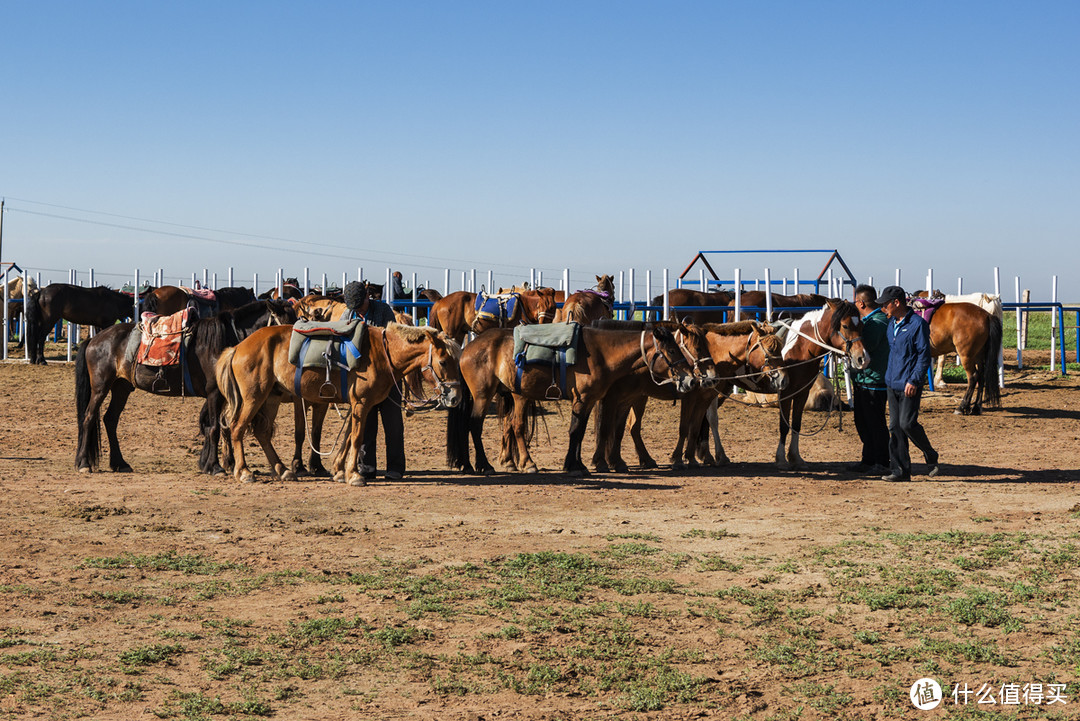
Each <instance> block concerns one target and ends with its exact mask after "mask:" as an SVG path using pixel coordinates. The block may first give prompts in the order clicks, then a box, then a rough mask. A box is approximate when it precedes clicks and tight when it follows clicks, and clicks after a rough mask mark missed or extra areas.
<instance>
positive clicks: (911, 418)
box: [887, 386, 938, 477]
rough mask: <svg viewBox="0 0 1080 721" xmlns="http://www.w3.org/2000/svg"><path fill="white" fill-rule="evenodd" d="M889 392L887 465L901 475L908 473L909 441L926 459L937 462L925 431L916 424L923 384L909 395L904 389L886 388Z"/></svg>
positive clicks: (909, 459)
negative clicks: (905, 393)
mask: <svg viewBox="0 0 1080 721" xmlns="http://www.w3.org/2000/svg"><path fill="white" fill-rule="evenodd" d="M887 392H888V395H889V466H890V469H891V470H892V472H893V473H894V474H896V475H900V476H908V477H910V476H911V456H910V455H909V454H908V440H910V441H911V442H912V443H914V444H915V447H916V448H918V449H919V450H920V451H922V452H923V456H925V458H926V462H927V463H928V464H930V465H931V466H933V465H936V464H937V460H938V454H937V451H935V450H934V447H933V446H931V445H930V439H929V438H927V437H926V431H925V430H923V427H922V424H921V423H919V404H920V403H921V402H922V386H919V391H918V392H917V393H916V394H915V395H914V396H912V397H911V398H908V397H907V396H905V395H904V392H903V391H895V390H893V389H892V388H889V389H888V391H887Z"/></svg>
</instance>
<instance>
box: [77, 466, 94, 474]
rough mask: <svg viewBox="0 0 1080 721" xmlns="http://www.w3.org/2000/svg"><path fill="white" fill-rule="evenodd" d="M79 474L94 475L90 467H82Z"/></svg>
mask: <svg viewBox="0 0 1080 721" xmlns="http://www.w3.org/2000/svg"><path fill="white" fill-rule="evenodd" d="M79 473H92V471H91V470H90V466H82V467H80V468H79Z"/></svg>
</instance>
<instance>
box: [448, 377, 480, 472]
mask: <svg viewBox="0 0 1080 721" xmlns="http://www.w3.org/2000/svg"><path fill="white" fill-rule="evenodd" d="M472 410H473V397H472V392H471V391H470V390H469V386H468V384H467V383H462V384H461V403H458V404H457V405H456V406H454V407H453V408H448V409H447V411H446V465H447V467H448V468H450V469H452V470H468V469H470V468H472V464H471V463H470V462H469V429H470V427H471V425H472Z"/></svg>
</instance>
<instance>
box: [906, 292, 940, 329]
mask: <svg viewBox="0 0 1080 721" xmlns="http://www.w3.org/2000/svg"><path fill="white" fill-rule="evenodd" d="M908 302H909V304H910V305H911V309H912V310H913V311H915V312H916V313H917V314H918V315H919V317H921V318H922V319H923V320H925V321H926V322H927V323H929V322H930V319H931V318H933V317H934V311H936V310H937V309H938V308H940V307H941V306H943V305H945V299H944V298H939V299H937V300H929V299H927V298H912V299H911V300H910V301H908Z"/></svg>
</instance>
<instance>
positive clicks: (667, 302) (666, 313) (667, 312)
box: [661, 268, 671, 320]
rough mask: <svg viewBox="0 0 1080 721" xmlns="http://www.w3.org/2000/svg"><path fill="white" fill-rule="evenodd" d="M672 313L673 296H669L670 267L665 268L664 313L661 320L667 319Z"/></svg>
mask: <svg viewBox="0 0 1080 721" xmlns="http://www.w3.org/2000/svg"><path fill="white" fill-rule="evenodd" d="M669 315H671V298H669V297H668V269H667V268H664V315H662V316H661V320H667V318H668V316H669Z"/></svg>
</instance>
